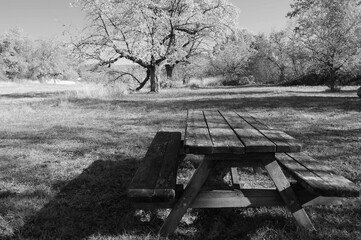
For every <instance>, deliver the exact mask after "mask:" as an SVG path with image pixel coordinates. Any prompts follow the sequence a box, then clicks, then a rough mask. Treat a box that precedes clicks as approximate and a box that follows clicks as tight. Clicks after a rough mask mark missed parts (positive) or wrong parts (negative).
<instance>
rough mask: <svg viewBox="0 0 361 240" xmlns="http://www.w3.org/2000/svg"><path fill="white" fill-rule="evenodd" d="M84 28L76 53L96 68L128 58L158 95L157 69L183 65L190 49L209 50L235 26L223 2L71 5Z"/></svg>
mask: <svg viewBox="0 0 361 240" xmlns="http://www.w3.org/2000/svg"><path fill="white" fill-rule="evenodd" d="M76 2H77V3H78V4H79V5H80V6H81V7H82V9H83V10H84V11H85V12H86V14H87V17H88V20H89V24H88V26H87V28H86V31H85V35H84V37H83V38H82V40H81V41H80V43H79V45H78V48H79V49H80V50H81V52H82V53H83V54H85V55H86V57H87V58H90V59H96V60H97V61H99V64H101V65H111V64H113V63H115V62H117V61H118V60H119V59H122V58H124V59H128V60H130V61H132V62H134V63H136V64H138V65H140V66H142V67H144V69H145V70H146V73H147V74H146V78H145V79H144V81H142V83H141V84H140V86H139V87H138V88H137V89H138V90H139V89H140V88H142V87H143V86H144V85H145V83H146V82H147V81H148V80H149V79H150V87H151V91H154V92H157V91H158V86H159V84H158V78H159V70H160V68H161V67H162V66H163V65H165V64H167V65H174V64H176V63H177V62H179V61H185V60H187V58H188V57H189V56H190V55H191V54H192V53H194V49H195V48H197V49H201V48H208V47H212V45H214V43H215V42H216V40H217V38H222V37H224V36H225V35H226V34H228V32H229V31H231V30H232V29H233V28H234V27H235V23H236V18H237V11H236V10H235V9H236V8H235V7H234V6H232V5H231V4H230V3H229V2H228V1H226V0H142V1H136V0H77V1H76Z"/></svg>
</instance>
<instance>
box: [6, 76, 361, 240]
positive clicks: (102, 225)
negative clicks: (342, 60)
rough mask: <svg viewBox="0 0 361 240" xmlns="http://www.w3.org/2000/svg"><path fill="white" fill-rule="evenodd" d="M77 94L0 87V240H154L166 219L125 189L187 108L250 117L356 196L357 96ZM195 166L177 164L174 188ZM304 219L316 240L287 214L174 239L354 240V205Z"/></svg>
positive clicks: (360, 121) (262, 91) (201, 228)
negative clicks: (141, 206)
mask: <svg viewBox="0 0 361 240" xmlns="http://www.w3.org/2000/svg"><path fill="white" fill-rule="evenodd" d="M82 89H84V85H80V84H73V85H62V84H57V85H54V84H39V83H33V84H30V83H0V239H92V240H115V239H157V235H156V233H157V231H158V229H159V228H160V226H161V224H162V221H163V219H164V217H165V216H166V214H167V210H160V211H153V212H141V211H137V210H135V209H133V208H132V206H131V203H130V202H129V201H128V199H127V197H126V188H127V186H128V184H129V182H130V180H131V178H132V176H133V175H134V173H135V171H136V169H137V166H138V165H139V163H140V160H141V158H142V156H144V154H145V152H146V150H147V147H148V146H149V145H150V142H151V140H152V137H153V136H154V135H155V133H156V132H157V131H159V130H172V131H181V132H182V133H183V132H184V125H185V120H186V119H185V118H186V110H187V109H222V110H237V111H246V112H249V113H251V114H253V115H254V116H256V117H257V118H259V119H260V120H262V121H263V122H265V123H266V124H268V125H270V126H272V127H274V128H280V129H284V130H285V131H286V132H287V133H289V134H290V135H292V136H294V137H295V138H297V139H299V140H300V141H301V142H303V143H304V151H305V152H307V153H308V154H309V155H311V156H313V157H314V158H316V159H318V160H319V161H322V162H323V163H325V164H326V165H328V166H332V167H333V168H334V169H335V170H336V172H337V173H339V174H341V175H343V176H345V177H347V178H348V179H350V180H352V181H353V182H354V183H356V184H357V185H358V187H359V188H360V189H361V164H360V160H361V159H360V156H361V99H359V98H358V97H357V95H356V89H357V88H356V87H345V88H343V90H342V91H341V92H338V93H331V92H327V91H325V90H326V88H325V87H277V86H271V87H236V88H207V89H202V88H197V89H189V88H182V89H169V90H163V91H161V93H159V94H149V93H136V94H128V95H124V96H112V97H104V96H103V97H99V96H92V94H90V95H89V96H88V95H87V94H84V91H83V94H81V93H82ZM88 92H89V91H88ZM113 95H114V94H113ZM196 164H197V161H196V159H192V158H190V159H188V160H187V161H186V162H185V163H183V164H182V168H181V169H180V170H179V181H180V182H186V180H187V178H188V177H189V175H190V174H191V172H192V171H193V170H194V167H195V165H196ZM260 179H261V180H260V182H262V181H265V180H264V179H262V176H260ZM248 184H251V182H249V183H248ZM306 211H307V213H308V214H309V216H310V218H311V220H312V221H313V223H314V225H315V227H316V229H317V230H318V231H317V232H316V233H310V232H305V231H303V230H302V229H299V228H298V226H297V225H296V223H295V221H294V219H293V218H292V216H291V215H290V213H289V212H288V211H287V210H286V209H285V208H283V207H274V208H249V209H226V210H225V209H224V210H215V209H213V210H190V211H189V212H188V213H187V214H186V216H185V217H184V218H183V220H182V222H181V223H180V225H179V226H178V229H177V231H176V233H175V235H174V236H173V237H171V239H249V240H256V239H257V240H258V239H303V240H305V239H307V240H311V239H352V240H353V239H361V198H356V199H348V200H346V201H345V203H344V205H342V206H327V207H323V206H318V207H308V208H306Z"/></svg>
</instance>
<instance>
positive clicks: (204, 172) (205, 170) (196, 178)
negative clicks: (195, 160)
mask: <svg viewBox="0 0 361 240" xmlns="http://www.w3.org/2000/svg"><path fill="white" fill-rule="evenodd" d="M213 165H214V162H213V161H212V160H211V159H210V158H209V157H207V156H205V157H204V159H203V161H202V162H201V164H200V165H199V167H198V168H197V170H196V172H195V173H194V174H193V176H192V178H191V180H190V181H189V183H188V185H187V187H186V188H185V190H184V193H183V194H182V195H181V196H180V198H179V200H178V201H177V202H176V203H175V205H174V206H173V209H172V211H171V212H170V213H169V215H168V217H167V219H166V220H165V222H164V224H163V226H162V227H161V229H160V231H159V234H160V236H161V237H167V236H168V235H170V234H172V233H173V232H174V231H175V229H176V228H177V225H178V223H179V222H180V220H181V219H182V217H183V215H184V214H185V213H186V211H187V209H188V208H189V207H190V206H191V204H192V202H193V200H194V199H195V198H196V197H197V195H198V193H199V191H200V189H201V187H202V186H203V184H204V183H205V181H206V180H207V178H208V176H209V174H210V172H211V171H212V168H213Z"/></svg>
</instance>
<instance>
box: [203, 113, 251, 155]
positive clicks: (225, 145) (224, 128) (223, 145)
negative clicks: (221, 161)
mask: <svg viewBox="0 0 361 240" xmlns="http://www.w3.org/2000/svg"><path fill="white" fill-rule="evenodd" d="M204 116H205V120H206V123H207V126H208V130H209V134H210V136H211V139H212V142H213V153H223V152H224V153H234V154H242V153H244V152H245V149H244V145H243V143H242V142H241V141H240V140H239V138H238V137H237V135H236V134H235V132H234V131H233V130H232V128H231V127H230V126H229V125H228V123H227V122H226V121H225V120H224V118H223V117H222V116H221V115H220V114H219V112H218V111H204Z"/></svg>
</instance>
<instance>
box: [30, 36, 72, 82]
mask: <svg viewBox="0 0 361 240" xmlns="http://www.w3.org/2000/svg"><path fill="white" fill-rule="evenodd" d="M74 61H75V60H74V58H73V57H72V54H71V49H70V48H69V47H68V46H67V45H66V44H63V43H58V42H55V41H51V40H38V41H36V42H35V44H34V50H33V52H32V54H31V61H30V62H29V73H28V75H29V77H31V78H33V79H43V78H63V79H67V78H69V77H73V78H74V77H76V76H77V73H76V71H75V70H74V66H73V65H74Z"/></svg>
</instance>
